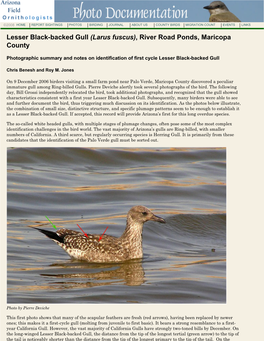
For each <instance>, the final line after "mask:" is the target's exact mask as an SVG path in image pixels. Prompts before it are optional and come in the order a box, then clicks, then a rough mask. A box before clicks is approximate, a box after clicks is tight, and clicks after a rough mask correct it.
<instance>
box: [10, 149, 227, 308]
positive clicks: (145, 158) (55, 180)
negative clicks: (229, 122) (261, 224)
mask: <svg viewBox="0 0 264 341" xmlns="http://www.w3.org/2000/svg"><path fill="white" fill-rule="evenodd" d="M7 158H8V159H7V167H8V170H7V171H8V173H7V174H8V179H7V180H8V184H7V197H8V207H7V214H8V222H7V238H8V245H7V246H8V250H7V251H8V258H7V259H8V264H7V265H8V273H7V277H8V297H7V302H8V303H33V304H38V303H216V302H218V303H224V302H225V301H226V150H225V149H223V148H207V149H198V148H186V149H182V148H181V149H177V148H167V149H166V148H163V149H142V148H137V149H85V148H15V149H8V151H7ZM135 205H145V206H147V207H148V208H150V209H151V210H153V212H154V213H155V214H157V215H159V216H161V217H163V218H165V219H166V224H159V223H155V222H151V221H149V222H147V223H145V225H144V230H143V249H144V258H143V259H142V260H133V261H128V262H124V263H120V264H93V263H86V262H80V261H76V260H72V259H70V258H69V256H68V255H67V254H66V253H65V252H64V251H63V250H62V249H61V248H60V247H58V246H57V245H56V244H55V243H54V242H52V241H51V240H49V239H48V238H46V237H45V236H44V235H42V234H40V233H39V232H38V231H36V230H34V229H32V228H31V227H40V228H47V229H50V230H54V228H53V227H52V225H51V224H50V222H49V221H48V219H49V220H50V221H51V222H52V223H53V224H55V225H56V227H57V228H62V227H64V228H70V229H74V230H76V231H78V230H79V228H78V226H77V224H79V225H80V226H81V227H82V229H83V230H84V231H85V232H86V233H97V234H101V233H103V232H104V230H105V229H106V227H108V230H107V234H111V235H114V236H116V237H118V236H120V235H121V234H122V233H123V231H124V228H125V222H126V214H127V212H128V210H129V209H130V208H131V207H132V206H135ZM47 218H48V219H47ZM54 231H55V230H54Z"/></svg>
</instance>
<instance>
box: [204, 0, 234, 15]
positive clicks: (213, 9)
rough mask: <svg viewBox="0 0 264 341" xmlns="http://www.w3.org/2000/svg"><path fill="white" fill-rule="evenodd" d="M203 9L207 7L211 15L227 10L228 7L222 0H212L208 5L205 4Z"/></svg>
mask: <svg viewBox="0 0 264 341" xmlns="http://www.w3.org/2000/svg"><path fill="white" fill-rule="evenodd" d="M204 9H208V11H209V12H210V14H211V15H216V14H222V13H225V12H229V10H228V8H227V7H226V5H225V4H224V3H223V2H222V1H213V2H211V3H210V5H208V6H205V7H204Z"/></svg>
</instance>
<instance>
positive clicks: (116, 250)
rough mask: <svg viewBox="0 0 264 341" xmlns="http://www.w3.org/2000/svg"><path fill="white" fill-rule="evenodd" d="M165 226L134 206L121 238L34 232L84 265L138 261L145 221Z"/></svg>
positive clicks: (63, 232) (57, 232)
mask: <svg viewBox="0 0 264 341" xmlns="http://www.w3.org/2000/svg"><path fill="white" fill-rule="evenodd" d="M149 220H153V221H157V222H160V223H165V220H164V219H163V218H160V217H158V216H156V215H154V214H153V213H152V212H151V211H150V210H149V209H148V208H146V207H145V206H134V207H132V208H131V209H130V210H129V212H128V214H127V224H126V229H125V231H124V233H123V234H122V236H121V237H119V238H116V237H112V236H109V235H105V234H104V235H103V237H102V239H101V240H100V241H99V238H100V237H101V235H100V234H87V235H88V238H87V237H86V236H85V235H84V234H83V233H82V232H76V231H73V230H68V229H60V230H58V231H56V232H50V231H46V230H43V229H37V230H38V231H40V232H42V233H44V234H45V235H46V236H47V237H49V238H51V239H52V240H53V241H54V242H55V243H56V244H58V245H59V246H60V247H62V248H63V249H64V250H65V251H66V252H67V253H68V254H69V255H70V256H71V257H73V258H76V259H79V260H85V261H87V262H120V261H125V260H129V259H135V258H142V257H143V249H142V230H143V224H144V223H145V222H146V221H149Z"/></svg>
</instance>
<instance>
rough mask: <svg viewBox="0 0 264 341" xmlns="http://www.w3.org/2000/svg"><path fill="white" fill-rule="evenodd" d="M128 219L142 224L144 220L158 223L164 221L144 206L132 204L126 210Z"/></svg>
mask: <svg viewBox="0 0 264 341" xmlns="http://www.w3.org/2000/svg"><path fill="white" fill-rule="evenodd" d="M128 219H129V220H132V221H134V222H135V223H139V224H144V223H145V222H146V221H149V220H153V221H157V222H159V223H165V220H164V219H163V218H161V217H159V216H157V215H155V214H154V213H152V212H151V211H150V210H149V209H148V208H147V207H145V206H134V207H132V208H131V209H130V210H129V212H128Z"/></svg>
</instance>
